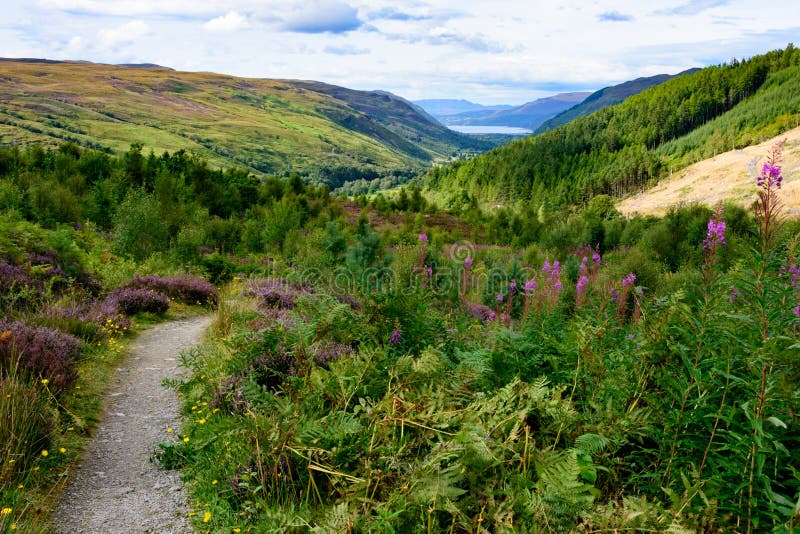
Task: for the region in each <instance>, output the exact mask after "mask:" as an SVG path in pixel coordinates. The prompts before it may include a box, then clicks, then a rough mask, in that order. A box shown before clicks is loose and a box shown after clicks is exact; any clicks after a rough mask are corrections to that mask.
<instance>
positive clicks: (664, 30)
mask: <svg viewBox="0 0 800 534" xmlns="http://www.w3.org/2000/svg"><path fill="white" fill-rule="evenodd" d="M789 42H794V43H795V44H796V45H798V46H800V0H674V1H653V0H619V1H606V0H597V1H592V0H588V1H577V0H576V1H565V2H559V1H557V0H410V1H405V2H404V1H400V0H389V1H386V0H373V1H370V2H361V1H358V0H228V1H223V0H3V6H2V9H0V57H35V58H48V59H62V60H86V61H93V62H98V63H157V64H159V65H163V66H167V67H171V68H174V69H176V70H186V71H211V72H219V73H224V74H232V75H235V76H245V77H253V78H293V79H311V80H319V81H324V82H328V83H332V84H336V85H342V86H345V87H350V88H353V89H364V90H373V89H381V90H387V91H391V92H393V93H396V94H398V95H400V96H403V97H405V98H408V99H411V100H418V99H424V98H463V99H466V100H470V101H473V102H478V103H481V104H485V105H490V104H521V103H523V102H527V101H531V100H534V99H536V98H541V97H544V96H549V95H552V94H555V93H559V92H569V91H589V90H596V89H600V88H602V87H606V86H608V85H613V84H617V83H621V82H624V81H627V80H631V79H634V78H637V77H640V76H652V75H655V74H662V73H668V74H675V73H677V72H680V71H682V70H685V69H688V68H692V67H703V66H708V65H712V64H718V63H722V62H726V61H729V60H730V59H732V58H734V57H735V58H738V59H741V58H744V57H749V56H753V55H756V54H760V53H764V52H767V51H769V50H774V49H776V48H784V47H785V46H786V45H787V44H788V43H789ZM1 72H2V67H1V66H0V73H1Z"/></svg>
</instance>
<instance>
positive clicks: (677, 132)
mask: <svg viewBox="0 0 800 534" xmlns="http://www.w3.org/2000/svg"><path fill="white" fill-rule="evenodd" d="M798 66H800V52H799V51H798V50H797V49H796V48H794V47H793V46H792V45H789V46H788V47H787V48H786V49H785V50H778V51H774V52H770V53H767V54H764V55H760V56H754V57H752V58H750V59H746V60H741V61H739V60H733V61H731V62H730V63H729V64H725V65H719V66H713V67H708V68H705V69H702V70H700V71H698V72H695V73H691V74H686V75H684V76H679V77H677V78H674V79H671V80H669V81H667V82H665V83H663V84H661V85H658V86H655V87H652V88H650V89H647V90H645V91H643V92H641V93H639V94H637V95H634V96H632V97H630V98H628V99H627V100H625V101H624V102H623V103H621V104H619V105H616V106H612V107H607V108H603V109H601V110H599V111H597V112H595V113H593V114H591V115H589V116H586V117H579V118H577V119H575V120H574V121H572V122H570V123H568V124H566V125H564V126H561V127H559V128H556V129H555V130H552V131H548V132H545V133H543V134H540V135H536V136H532V137H528V138H526V139H523V140H519V141H515V142H511V143H509V144H508V145H505V146H503V147H499V148H496V149H494V150H492V151H490V152H488V153H486V154H484V155H481V156H478V157H476V158H473V159H471V160H469V161H466V162H462V163H456V164H454V165H448V166H441V167H436V168H434V169H433V170H431V171H430V173H429V174H428V176H427V178H426V187H427V188H428V189H429V190H431V191H436V192H438V193H440V194H445V195H448V194H449V195H450V198H457V197H458V196H459V195H462V194H463V192H466V193H467V194H468V195H471V196H474V197H476V198H477V199H478V200H479V201H481V202H491V203H504V204H511V203H515V202H520V203H532V204H534V205H536V206H541V205H544V206H548V207H558V206H566V205H574V204H585V203H586V202H587V201H588V200H589V199H590V198H592V197H593V196H594V195H598V194H608V195H613V196H621V195H624V194H626V193H629V192H632V191H637V190H641V189H643V188H644V187H646V186H647V185H648V184H651V183H652V182H653V181H654V180H655V179H657V178H658V177H659V176H661V175H662V174H663V173H664V172H668V171H669V170H670V169H673V170H674V169H676V168H680V167H682V166H685V165H687V164H689V163H692V162H694V161H699V160H701V159H704V158H706V157H710V155H709V154H711V155H714V154H716V153H718V152H722V151H724V150H731V149H732V148H735V147H742V146H747V145H749V144H752V143H753V142H755V141H762V140H764V139H768V138H770V137H772V136H775V135H778V134H779V133H780V132H781V131H783V130H785V129H788V128H790V127H794V126H795V125H796V124H797V116H798V113H800V94H798V86H800V84H798V80H799V79H800V78H799V77H800V69H799V68H798ZM687 134H688V135H687Z"/></svg>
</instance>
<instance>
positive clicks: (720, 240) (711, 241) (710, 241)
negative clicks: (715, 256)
mask: <svg viewBox="0 0 800 534" xmlns="http://www.w3.org/2000/svg"><path fill="white" fill-rule="evenodd" d="M725 244H726V243H725V221H723V220H719V221H717V220H715V219H714V218H711V219H709V220H708V233H707V234H706V238H705V239H704V240H703V250H714V249H716V248H717V246H725Z"/></svg>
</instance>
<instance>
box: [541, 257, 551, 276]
mask: <svg viewBox="0 0 800 534" xmlns="http://www.w3.org/2000/svg"><path fill="white" fill-rule="evenodd" d="M542 272H543V273H544V274H547V273H549V272H550V261H549V260H544V265H542Z"/></svg>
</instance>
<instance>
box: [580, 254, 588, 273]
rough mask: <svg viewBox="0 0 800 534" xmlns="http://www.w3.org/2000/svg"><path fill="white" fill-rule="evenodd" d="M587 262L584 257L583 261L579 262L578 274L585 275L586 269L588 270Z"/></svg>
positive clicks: (586, 258)
mask: <svg viewBox="0 0 800 534" xmlns="http://www.w3.org/2000/svg"><path fill="white" fill-rule="evenodd" d="M588 262H589V258H588V257H587V256H584V257H583V259H582V260H581V265H580V267H578V271H579V272H580V273H585V272H586V271H587V270H588V268H589V266H588Z"/></svg>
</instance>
